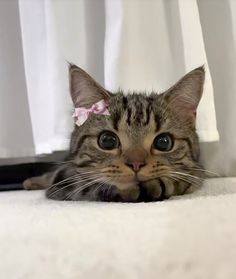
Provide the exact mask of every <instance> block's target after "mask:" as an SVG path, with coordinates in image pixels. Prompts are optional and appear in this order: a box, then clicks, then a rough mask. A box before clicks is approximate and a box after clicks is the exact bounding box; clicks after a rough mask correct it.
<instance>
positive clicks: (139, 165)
mask: <svg viewBox="0 0 236 279" xmlns="http://www.w3.org/2000/svg"><path fill="white" fill-rule="evenodd" d="M126 165H127V166H129V167H130V168H131V169H133V171H135V172H138V171H139V170H140V169H141V168H142V167H143V166H145V163H144V162H138V161H133V162H126Z"/></svg>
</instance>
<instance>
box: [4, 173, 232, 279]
mask: <svg viewBox="0 0 236 279" xmlns="http://www.w3.org/2000/svg"><path fill="white" fill-rule="evenodd" d="M0 278H1V279H35V278H37V279H42V278H43V279H54V278H55V279H62V278H63V279H64V278H66V279H80V278H82V279H91V278H96V279H99V278H101V279H106V278H108V279H113V278H114V279H118V278H119V279H120V278H121V279H124V278H129V279H133V278H143V279H145V278H147V279H149V278H150V279H152V278H153V279H154V278H155V279H156V278H161V279H169V278H173V279H178V278H181V279H192V278H204V279H211V278H213V279H218V278H222V279H228V278H230V279H235V278H236V178H225V179H223V178H221V179H211V180H208V181H207V182H206V185H205V187H204V188H203V189H202V190H201V191H199V192H198V193H195V194H191V195H186V196H182V197H176V198H174V199H172V200H168V201H164V202H156V203H146V204H144V203H140V204H114V203H91V202H57V201H50V200H46V199H45V198H44V194H43V192H42V191H32V192H27V191H18V192H14V191H13V192H2V193H0Z"/></svg>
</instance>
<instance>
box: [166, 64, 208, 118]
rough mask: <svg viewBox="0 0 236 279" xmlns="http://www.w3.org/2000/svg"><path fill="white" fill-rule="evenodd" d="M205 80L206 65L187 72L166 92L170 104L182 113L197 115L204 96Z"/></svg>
mask: <svg viewBox="0 0 236 279" xmlns="http://www.w3.org/2000/svg"><path fill="white" fill-rule="evenodd" d="M204 80H205V71H204V67H199V68H196V69H195V70H193V71H191V72H189V73H188V74H186V75H185V76H184V77H182V78H181V79H180V80H179V81H178V82H177V83H176V84H175V85H174V86H172V87H171V88H170V89H169V90H167V92H165V93H164V97H165V99H166V100H167V103H168V106H170V107H171V109H174V110H178V112H180V113H183V114H192V115H195V113H196V110H197V107H198V104H199V102H200V100H201V97H202V92H203V85H204Z"/></svg>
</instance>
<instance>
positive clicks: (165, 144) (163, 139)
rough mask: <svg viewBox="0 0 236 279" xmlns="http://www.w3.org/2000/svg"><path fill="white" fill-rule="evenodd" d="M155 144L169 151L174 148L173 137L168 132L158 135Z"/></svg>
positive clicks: (160, 148)
mask: <svg viewBox="0 0 236 279" xmlns="http://www.w3.org/2000/svg"><path fill="white" fill-rule="evenodd" d="M154 146H155V148H156V149H158V150H160V151H169V150H170V149H171V148H172V140H171V137H170V136H169V135H167V134H165V135H159V136H157V137H156V139H155V141H154Z"/></svg>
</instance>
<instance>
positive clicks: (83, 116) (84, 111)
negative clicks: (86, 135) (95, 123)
mask: <svg viewBox="0 0 236 279" xmlns="http://www.w3.org/2000/svg"><path fill="white" fill-rule="evenodd" d="M90 113H95V114H102V115H110V113H109V111H108V109H107V103H106V102H105V101H104V100H101V101H99V102H97V103H95V104H93V105H92V106H91V107H90V108H85V107H78V108H75V111H74V114H73V117H76V118H77V120H76V122H75V123H76V125H78V126H81V125H82V124H83V123H84V122H85V121H86V120H87V119H88V116H89V114H90Z"/></svg>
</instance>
